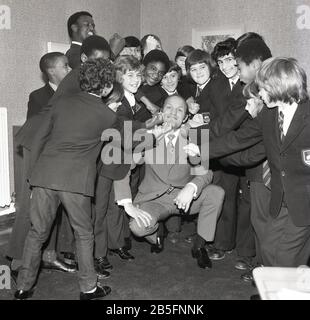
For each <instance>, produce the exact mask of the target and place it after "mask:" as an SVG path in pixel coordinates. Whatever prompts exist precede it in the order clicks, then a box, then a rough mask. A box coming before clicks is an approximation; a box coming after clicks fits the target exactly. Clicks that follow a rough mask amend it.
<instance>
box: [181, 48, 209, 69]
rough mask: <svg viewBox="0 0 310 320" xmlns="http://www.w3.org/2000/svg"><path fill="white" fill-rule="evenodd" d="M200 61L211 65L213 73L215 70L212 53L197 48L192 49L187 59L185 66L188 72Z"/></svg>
mask: <svg viewBox="0 0 310 320" xmlns="http://www.w3.org/2000/svg"><path fill="white" fill-rule="evenodd" d="M198 63H205V64H207V66H208V67H209V70H210V74H212V73H213V70H214V61H213V60H212V57H211V55H210V54H209V53H208V52H206V51H203V50H200V49H196V50H194V51H192V52H191V53H190V54H189V56H188V57H187V58H186V60H185V67H186V70H187V72H189V69H190V67H191V66H193V65H194V64H198Z"/></svg>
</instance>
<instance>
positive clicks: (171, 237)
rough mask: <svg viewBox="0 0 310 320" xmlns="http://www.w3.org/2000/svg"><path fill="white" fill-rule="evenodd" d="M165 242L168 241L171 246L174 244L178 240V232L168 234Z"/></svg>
mask: <svg viewBox="0 0 310 320" xmlns="http://www.w3.org/2000/svg"><path fill="white" fill-rule="evenodd" d="M167 240H169V241H170V242H171V243H172V244H176V243H178V242H179V240H180V232H169V233H168V235H167Z"/></svg>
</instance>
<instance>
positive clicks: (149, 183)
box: [114, 95, 224, 268]
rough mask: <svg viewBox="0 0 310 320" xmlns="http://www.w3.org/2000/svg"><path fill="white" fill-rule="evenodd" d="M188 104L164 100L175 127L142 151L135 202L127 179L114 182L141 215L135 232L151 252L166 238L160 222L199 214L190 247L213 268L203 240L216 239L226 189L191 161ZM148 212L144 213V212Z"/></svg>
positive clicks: (119, 195) (123, 200) (132, 211)
mask: <svg viewBox="0 0 310 320" xmlns="http://www.w3.org/2000/svg"><path fill="white" fill-rule="evenodd" d="M186 115H187V104H186V102H185V100H184V99H183V98H181V97H180V96H178V95H174V96H170V97H168V98H167V99H166V101H165V103H164V108H163V120H164V123H168V124H170V125H171V127H172V130H171V131H170V132H169V133H167V134H166V135H165V137H164V138H163V139H161V140H160V141H158V145H157V147H156V148H154V149H151V150H147V151H146V152H145V154H144V161H145V164H146V167H145V177H144V179H143V181H142V183H141V184H140V186H139V192H138V194H137V196H136V198H135V200H134V204H132V203H131V195H130V188H129V187H128V186H129V183H128V182H129V179H128V177H127V179H128V182H127V183H124V180H123V181H117V182H116V181H115V182H114V188H115V200H116V201H117V203H118V204H119V205H123V206H124V208H125V211H126V213H127V214H128V215H129V216H131V217H135V216H137V215H138V214H139V213H140V217H141V219H140V221H139V219H132V220H131V221H130V229H131V231H132V232H133V233H134V234H135V235H136V236H138V237H146V238H147V240H148V241H149V242H150V243H151V244H152V247H153V251H155V252H156V251H157V252H158V251H160V249H161V248H162V240H163V239H161V238H160V237H158V236H157V229H158V222H159V221H161V220H165V219H166V218H168V217H169V216H171V215H176V214H181V213H186V212H189V214H195V213H198V214H199V216H198V226H197V228H198V230H197V233H198V236H197V239H196V241H195V243H194V246H193V248H192V256H193V257H194V258H197V262H198V265H199V267H201V268H211V267H212V264H211V261H210V259H209V257H208V253H207V251H206V249H205V248H204V245H205V241H213V239H214V234H215V228H216V222H217V219H218V216H219V214H220V212H221V209H222V203H223V199H224V191H223V189H222V188H220V187H218V186H215V185H212V184H211V181H212V178H213V174H212V171H207V170H205V169H204V168H203V167H201V166H196V167H195V166H192V165H191V164H190V163H189V162H188V159H187V156H186V154H185V152H184V151H183V147H184V146H185V145H186V144H187V138H185V137H184V136H183V134H182V133H181V132H182V128H181V126H182V124H183V122H184V121H186ZM141 212H142V213H144V216H143V214H141Z"/></svg>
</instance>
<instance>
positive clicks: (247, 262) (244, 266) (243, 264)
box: [235, 257, 253, 270]
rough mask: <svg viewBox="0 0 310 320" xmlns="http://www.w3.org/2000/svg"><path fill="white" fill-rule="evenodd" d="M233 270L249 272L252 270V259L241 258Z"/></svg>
mask: <svg viewBox="0 0 310 320" xmlns="http://www.w3.org/2000/svg"><path fill="white" fill-rule="evenodd" d="M235 268H236V269H238V270H251V269H253V265H252V259H251V258H249V257H242V258H240V259H238V260H237V262H236V264H235Z"/></svg>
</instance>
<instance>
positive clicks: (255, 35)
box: [236, 32, 264, 47]
mask: <svg viewBox="0 0 310 320" xmlns="http://www.w3.org/2000/svg"><path fill="white" fill-rule="evenodd" d="M251 39H258V40H262V41H264V38H263V37H262V36H261V35H260V34H258V33H256V32H246V33H244V34H243V35H241V36H240V37H239V38H238V39H237V40H236V41H237V47H238V46H239V45H240V44H241V43H242V42H243V41H247V40H251Z"/></svg>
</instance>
